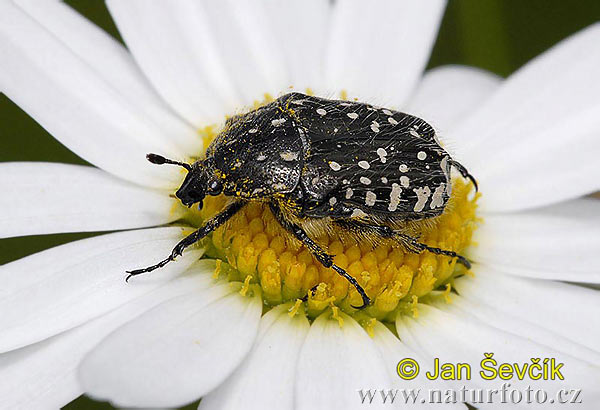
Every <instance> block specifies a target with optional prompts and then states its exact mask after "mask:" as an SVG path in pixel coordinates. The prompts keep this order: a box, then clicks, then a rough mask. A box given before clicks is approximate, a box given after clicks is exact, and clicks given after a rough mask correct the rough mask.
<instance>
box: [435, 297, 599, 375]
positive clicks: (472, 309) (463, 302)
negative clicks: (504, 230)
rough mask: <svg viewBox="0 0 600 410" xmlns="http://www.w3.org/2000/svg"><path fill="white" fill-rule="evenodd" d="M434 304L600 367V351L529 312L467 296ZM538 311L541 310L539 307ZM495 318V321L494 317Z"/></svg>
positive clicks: (444, 309)
mask: <svg viewBox="0 0 600 410" xmlns="http://www.w3.org/2000/svg"><path fill="white" fill-rule="evenodd" d="M514 293H522V291H521V289H515V290H514ZM434 306H435V307H437V308H439V309H441V310H443V311H446V312H449V313H456V314H460V315H465V316H470V317H472V318H474V319H478V320H480V321H482V322H484V323H487V324H489V325H491V326H493V327H495V328H498V329H501V330H504V331H506V332H508V333H512V334H514V335H518V336H521V337H526V338H527V339H529V340H532V341H534V342H536V343H539V344H540V345H544V346H548V347H550V348H552V349H554V350H557V351H559V352H563V353H566V354H568V355H570V356H573V357H574V358H576V359H579V360H581V361H583V362H587V363H589V364H592V365H595V366H597V367H598V366H600V353H598V352H597V351H594V350H592V349H588V348H586V347H584V346H582V345H581V344H579V343H578V341H573V340H569V339H568V335H566V334H565V332H564V330H563V331H562V332H561V333H556V332H552V331H550V330H548V329H546V328H544V327H542V326H538V324H537V323H532V322H530V321H528V319H527V318H526V317H524V316H525V315H522V314H517V315H515V314H511V313H505V312H504V311H503V309H501V308H498V307H497V306H495V305H492V306H488V305H487V304H485V303H481V302H474V301H471V300H468V299H466V298H463V297H457V298H452V302H451V303H449V304H448V303H446V302H444V301H436V302H435V303H434ZM515 310H516V309H515ZM537 310H539V307H538V308H537ZM521 313H522V312H521ZM492 318H493V320H490V319H492ZM597 343H598V341H597V340H596V344H597Z"/></svg>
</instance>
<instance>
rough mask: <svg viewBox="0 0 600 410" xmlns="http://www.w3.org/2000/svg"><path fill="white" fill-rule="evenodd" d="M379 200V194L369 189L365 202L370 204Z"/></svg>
mask: <svg viewBox="0 0 600 410" xmlns="http://www.w3.org/2000/svg"><path fill="white" fill-rule="evenodd" d="M376 200H377V195H375V192H373V191H367V195H366V196H365V204H366V205H368V206H373V205H375V201H376Z"/></svg>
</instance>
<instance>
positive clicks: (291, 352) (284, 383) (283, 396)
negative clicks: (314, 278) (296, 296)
mask: <svg viewBox="0 0 600 410" xmlns="http://www.w3.org/2000/svg"><path fill="white" fill-rule="evenodd" d="M289 307H290V306H289V305H280V306H278V307H276V308H274V309H272V310H271V311H269V312H268V313H267V314H266V315H265V316H264V317H263V318H262V319H261V324H260V328H259V331H258V336H257V338H256V341H255V342H254V347H253V348H252V350H251V351H250V354H249V355H248V357H247V358H246V359H245V360H244V362H242V364H241V365H240V367H239V368H238V369H237V370H236V371H235V372H234V373H233V375H232V376H231V377H230V378H229V379H227V380H225V382H223V384H222V385H221V386H220V387H219V388H217V389H216V390H215V391H214V392H212V393H210V394H208V395H207V396H206V397H204V398H202V401H201V402H200V406H199V407H198V408H199V409H211V410H212V409H223V410H224V409H231V410H237V409H241V408H247V406H248V404H249V403H251V404H252V408H256V409H282V410H283V409H290V410H291V409H293V408H294V385H295V381H296V367H297V361H298V356H299V354H300V348H301V347H302V343H303V342H304V338H305V337H306V335H307V334H308V330H309V328H310V325H309V323H308V320H307V319H306V317H305V316H303V315H296V316H295V317H294V318H290V317H289V315H288V309H289Z"/></svg>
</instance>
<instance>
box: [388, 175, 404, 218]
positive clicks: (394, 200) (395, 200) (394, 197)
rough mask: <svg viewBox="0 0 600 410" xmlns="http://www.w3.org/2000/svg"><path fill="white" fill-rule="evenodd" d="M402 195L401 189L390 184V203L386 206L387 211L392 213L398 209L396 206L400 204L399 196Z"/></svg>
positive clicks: (395, 184) (396, 185) (394, 184)
mask: <svg viewBox="0 0 600 410" xmlns="http://www.w3.org/2000/svg"><path fill="white" fill-rule="evenodd" d="M401 193H402V188H400V185H398V184H397V183H395V182H394V183H393V184H392V192H390V203H389V205H388V211H392V212H394V211H395V210H396V209H398V204H399V203H400V194H401Z"/></svg>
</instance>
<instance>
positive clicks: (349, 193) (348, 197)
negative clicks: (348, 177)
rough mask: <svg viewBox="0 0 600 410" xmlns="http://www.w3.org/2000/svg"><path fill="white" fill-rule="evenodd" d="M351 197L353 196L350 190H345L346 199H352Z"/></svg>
mask: <svg viewBox="0 0 600 410" xmlns="http://www.w3.org/2000/svg"><path fill="white" fill-rule="evenodd" d="M352 195H354V191H353V190H352V188H346V199H350V198H352Z"/></svg>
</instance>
